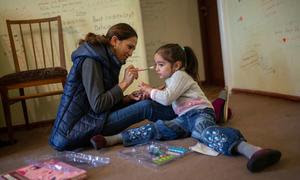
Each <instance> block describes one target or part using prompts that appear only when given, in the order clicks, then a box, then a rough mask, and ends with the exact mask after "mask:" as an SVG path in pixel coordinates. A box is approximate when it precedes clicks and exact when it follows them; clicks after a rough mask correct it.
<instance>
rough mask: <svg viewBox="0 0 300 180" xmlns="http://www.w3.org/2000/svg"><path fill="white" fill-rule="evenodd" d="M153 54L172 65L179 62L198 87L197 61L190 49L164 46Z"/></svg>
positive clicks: (171, 45)
mask: <svg viewBox="0 0 300 180" xmlns="http://www.w3.org/2000/svg"><path fill="white" fill-rule="evenodd" d="M155 53H157V54H159V55H160V56H162V58H164V59H165V60H166V61H168V62H170V63H171V64H172V65H173V64H174V63H175V62H176V61H181V63H182V66H183V67H184V68H185V71H186V72H187V73H188V74H189V75H190V76H191V77H192V78H193V79H194V80H195V81H196V82H197V83H198V84H199V85H200V77H199V73H198V60H197V57H196V55H195V53H194V51H193V50H192V48H190V47H188V46H185V47H183V48H182V47H181V46H180V45H178V44H166V45H163V46H161V47H160V48H158V49H157V50H156V52H155Z"/></svg>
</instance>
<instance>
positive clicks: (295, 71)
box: [218, 0, 300, 96]
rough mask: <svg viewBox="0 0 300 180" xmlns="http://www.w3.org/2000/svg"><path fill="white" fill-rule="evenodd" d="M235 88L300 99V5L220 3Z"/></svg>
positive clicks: (267, 0)
mask: <svg viewBox="0 0 300 180" xmlns="http://www.w3.org/2000/svg"><path fill="white" fill-rule="evenodd" d="M218 5H219V6H218V7H219V17H220V19H221V21H220V24H221V35H222V38H221V40H222V49H223V61H224V67H225V68H224V70H225V80H226V84H228V85H229V86H230V87H231V88H241V89H250V90H260V91H266V92H274V93H280V94H287V95H294V96H300V83H299V82H300V71H299V70H300V61H299V57H300V11H299V7H300V1H298V0H251V1H245V0H241V1H236V0H228V1H222V0H219V1H218Z"/></svg>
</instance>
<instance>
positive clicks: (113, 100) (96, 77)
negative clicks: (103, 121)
mask: <svg viewBox="0 0 300 180" xmlns="http://www.w3.org/2000/svg"><path fill="white" fill-rule="evenodd" d="M82 82H83V86H84V88H85V91H86V94H87V97H88V100H89V103H90V106H91V108H92V109H93V111H94V112H96V113H100V112H105V111H108V110H110V109H111V108H112V107H113V106H114V105H116V104H117V103H119V102H120V101H121V100H122V98H123V91H122V90H121V88H120V87H119V85H116V86H114V87H113V88H112V89H109V90H107V91H105V89H104V85H103V73H102V66H101V64H100V63H98V62H96V61H94V60H93V59H90V58H86V59H85V61H84V62H83V64H82Z"/></svg>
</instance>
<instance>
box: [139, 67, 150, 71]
mask: <svg viewBox="0 0 300 180" xmlns="http://www.w3.org/2000/svg"><path fill="white" fill-rule="evenodd" d="M150 69H154V66H150V67H147V68H144V69H139V70H138V71H146V70H150Z"/></svg>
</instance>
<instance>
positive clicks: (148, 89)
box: [139, 82, 153, 96]
mask: <svg viewBox="0 0 300 180" xmlns="http://www.w3.org/2000/svg"><path fill="white" fill-rule="evenodd" d="M139 88H140V91H142V92H143V93H145V94H146V95H147V96H150V93H151V90H152V89H153V88H152V87H151V86H150V85H149V84H146V83H144V82H142V83H141V84H140V85H139Z"/></svg>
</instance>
